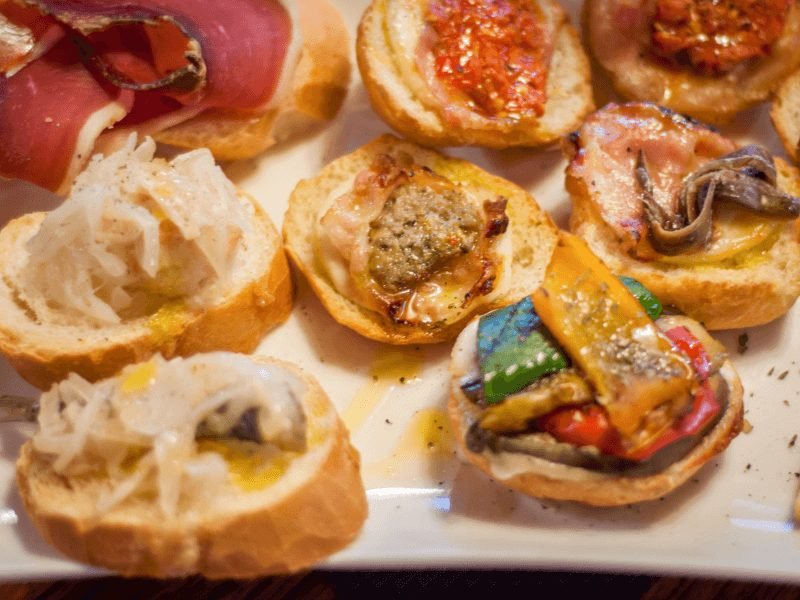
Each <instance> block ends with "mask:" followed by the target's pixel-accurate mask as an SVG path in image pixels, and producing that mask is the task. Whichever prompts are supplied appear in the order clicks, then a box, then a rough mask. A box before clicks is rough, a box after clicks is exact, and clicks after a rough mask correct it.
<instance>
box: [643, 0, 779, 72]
mask: <svg viewBox="0 0 800 600" xmlns="http://www.w3.org/2000/svg"><path fill="white" fill-rule="evenodd" d="M789 4H790V2H789V0H657V2H656V14H655V18H654V20H653V26H652V38H651V39H652V49H653V52H654V53H655V54H657V55H659V56H662V57H665V58H671V59H678V58H680V57H679V56H678V55H685V57H686V58H687V59H688V61H689V63H690V64H691V65H692V66H693V67H694V68H696V69H697V70H698V71H700V72H701V73H706V74H718V73H724V72H726V71H729V70H731V69H732V68H733V67H735V66H736V65H737V64H739V63H740V62H742V61H744V60H747V59H749V58H758V57H762V56H767V55H768V54H769V46H770V44H772V42H774V41H775V40H776V39H777V38H778V37H779V36H780V34H781V30H782V29H783V24H784V21H785V20H786V15H787V13H788V12H789Z"/></svg>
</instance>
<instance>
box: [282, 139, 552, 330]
mask: <svg viewBox="0 0 800 600" xmlns="http://www.w3.org/2000/svg"><path fill="white" fill-rule="evenodd" d="M399 149H402V150H404V151H406V152H408V153H410V154H412V156H414V157H415V159H418V160H422V161H423V162H425V163H430V162H431V161H432V160H433V159H436V160H440V161H446V162H448V163H449V164H451V165H458V166H460V167H462V168H464V169H468V170H469V172H470V174H471V176H472V177H476V176H477V177H480V178H481V180H483V181H486V182H487V184H491V185H492V186H493V187H495V188H502V189H503V190H504V191H505V192H507V193H506V194H504V195H506V196H507V198H508V205H507V207H506V212H507V214H508V215H509V220H510V226H509V231H510V233H511V235H512V245H513V247H514V250H513V255H514V258H513V260H512V265H511V274H510V275H511V281H513V282H514V284H513V289H509V291H508V294H506V296H500V297H498V298H497V299H496V300H495V301H494V302H492V303H487V304H484V305H481V306H480V307H477V308H476V309H475V310H474V311H471V312H468V313H467V314H465V316H464V317H463V318H462V319H460V320H458V321H456V322H453V323H450V324H448V325H446V326H444V327H438V328H435V329H426V328H421V327H408V326H403V325H395V324H392V323H390V322H389V321H388V320H387V319H385V318H384V317H382V316H381V315H378V314H377V313H376V312H374V311H371V310H368V309H366V308H363V307H361V306H360V305H358V304H357V303H355V302H353V301H352V300H350V299H349V298H347V297H345V296H343V295H342V294H340V293H339V291H338V290H337V289H336V288H335V287H334V285H333V284H332V282H331V281H330V280H329V278H328V276H327V275H326V274H325V273H324V271H323V268H322V266H321V265H320V264H319V261H318V259H317V257H316V251H315V241H314V236H315V232H314V228H315V224H316V221H317V219H318V218H319V213H320V211H321V210H322V209H323V207H324V204H325V202H326V200H327V196H328V191H330V190H333V189H335V188H336V187H337V185H338V184H340V183H341V182H343V181H347V180H352V178H353V177H354V176H355V175H356V174H357V173H358V172H359V171H361V170H362V169H365V168H367V167H368V166H369V165H370V164H371V163H372V159H373V158H374V157H375V156H376V155H377V154H380V153H382V152H393V151H396V150H399ZM434 170H435V169H434ZM555 232H556V227H555V225H554V224H553V222H552V221H551V219H550V217H549V216H548V215H547V214H546V213H544V212H543V211H542V210H541V209H540V208H539V206H538V204H537V203H536V201H535V200H534V199H533V197H532V196H531V195H530V194H528V193H527V192H526V191H524V190H523V189H522V188H519V187H518V186H516V185H515V184H513V183H511V182H509V181H507V180H505V179H502V178H500V177H496V176H494V175H490V174H489V173H487V172H485V171H483V170H482V169H480V168H479V167H477V166H476V165H473V164H472V163H470V162H467V161H464V160H461V159H456V158H450V157H445V156H443V155H441V154H439V153H437V152H435V151H433V150H429V149H425V148H420V147H418V146H415V145H413V144H411V143H409V142H405V141H403V140H400V139H398V138H396V137H394V136H392V135H383V136H381V137H379V138H377V139H375V140H373V141H372V142H370V143H368V144H367V145H365V146H362V147H361V148H359V149H358V150H356V151H355V152H353V153H351V154H348V155H346V156H343V157H340V158H338V159H336V160H335V161H334V162H332V163H331V164H329V165H328V166H326V167H325V168H324V169H323V170H322V171H321V172H320V173H319V174H318V175H317V176H316V177H313V178H311V179H306V180H303V181H301V182H300V183H298V184H297V186H296V187H295V189H294V191H293V192H292V194H291V196H290V197H289V206H288V209H287V211H286V215H285V216H284V220H283V235H284V240H285V244H286V252H287V253H288V255H289V256H290V258H291V259H292V262H293V263H294V265H295V266H296V267H297V268H298V269H299V270H300V272H301V273H302V274H303V275H304V276H305V277H306V279H307V280H308V282H309V284H310V285H311V288H312V289H313V290H314V292H315V293H316V295H317V296H318V297H319V299H320V301H321V302H322V304H323V306H324V307H325V308H326V310H327V311H328V312H329V313H330V315H331V316H332V317H333V318H334V319H335V320H336V321H337V322H339V323H340V324H342V325H344V326H346V327H349V328H350V329H352V330H354V331H356V332H357V333H359V334H361V335H363V336H365V337H367V338H370V339H373V340H376V341H379V342H385V343H387V344H396V345H405V344H433V343H437V342H443V341H447V340H450V339H452V338H454V337H455V336H456V335H457V334H458V332H459V331H461V329H462V328H463V327H464V325H466V323H467V322H468V321H469V319H470V318H471V317H472V316H473V315H474V314H477V313H479V312H485V311H487V310H491V309H493V308H497V307H498V306H501V305H503V304H505V303H507V302H508V298H510V297H514V296H515V295H522V294H524V293H525V292H526V291H530V290H532V289H533V288H534V287H535V286H536V285H538V283H539V281H540V279H541V277H542V276H543V274H544V268H545V267H546V265H547V263H548V261H549V257H550V253H551V252H552V248H553V247H554V246H555V237H556V233H555ZM532 240H534V244H535V245H532V244H531V241H532Z"/></svg>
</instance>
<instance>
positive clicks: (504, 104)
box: [427, 0, 551, 119]
mask: <svg viewBox="0 0 800 600" xmlns="http://www.w3.org/2000/svg"><path fill="white" fill-rule="evenodd" d="M427 20H428V23H429V24H430V26H431V27H432V28H433V30H434V31H435V32H436V34H437V36H438V39H437V42H436V43H435V44H434V47H433V53H434V59H435V66H436V76H437V77H438V78H439V80H440V81H442V82H444V83H445V84H446V85H447V86H448V87H450V88H451V89H455V90H458V91H459V92H461V93H463V94H465V95H466V96H467V98H468V102H469V104H470V108H471V109H472V110H474V111H476V112H479V113H481V114H484V115H485V116H488V117H501V118H512V119H513V118H517V119H519V118H521V117H524V116H529V115H536V116H541V115H542V114H543V113H544V104H545V101H546V94H545V86H546V83H547V65H548V63H549V60H550V53H551V50H550V46H551V44H550V43H549V40H548V39H547V38H548V36H547V31H546V28H545V24H544V22H543V15H542V14H541V12H540V10H539V9H538V7H537V5H536V4H535V3H534V2H531V0H433V1H432V2H431V3H430V5H429V7H428V18H427Z"/></svg>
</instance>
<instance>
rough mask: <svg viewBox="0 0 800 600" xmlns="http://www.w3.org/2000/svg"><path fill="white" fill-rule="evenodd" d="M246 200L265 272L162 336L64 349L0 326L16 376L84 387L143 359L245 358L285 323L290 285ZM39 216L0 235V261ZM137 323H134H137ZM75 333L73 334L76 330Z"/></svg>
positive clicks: (275, 239) (275, 247)
mask: <svg viewBox="0 0 800 600" xmlns="http://www.w3.org/2000/svg"><path fill="white" fill-rule="evenodd" d="M248 198H249V201H250V202H251V203H252V204H253V206H254V207H255V208H256V215H257V218H258V220H259V221H260V222H261V226H262V228H263V230H264V231H265V232H267V233H268V236H269V238H268V239H267V240H264V243H265V244H267V245H269V246H271V248H272V252H271V258H270V259H269V260H268V261H267V268H266V269H265V270H264V271H263V272H262V273H261V274H260V275H259V276H258V278H256V279H254V280H251V281H248V282H246V283H245V285H243V286H242V287H241V288H240V289H238V290H235V293H232V294H228V295H227V296H226V297H225V298H224V299H223V301H221V302H220V303H219V304H215V305H213V306H210V307H207V308H205V309H195V310H190V309H186V312H185V313H183V314H182V315H181V316H180V318H178V317H176V320H175V322H174V323H170V327H169V328H168V331H166V332H161V333H155V332H151V331H149V330H148V331H147V332H146V333H142V334H135V335H125V336H120V337H111V336H110V337H108V338H106V340H105V341H104V342H103V343H99V344H94V345H88V344H85V345H83V346H81V347H79V348H78V349H75V346H74V345H72V348H71V349H70V348H65V347H64V346H63V345H62V343H61V340H59V339H53V340H52V344H49V345H42V344H31V343H29V342H28V341H27V340H26V339H25V337H24V330H21V329H19V328H18V327H16V326H15V324H14V323H9V322H7V321H4V320H0V352H2V353H3V354H4V355H5V356H6V357H7V358H8V360H9V362H10V363H11V365H12V366H13V367H14V368H15V369H16V370H17V371H18V372H19V374H20V375H21V376H22V377H23V378H24V379H25V380H27V381H28V382H30V383H31V384H32V385H34V386H36V387H37V388H39V389H47V388H49V387H50V386H51V385H52V384H53V383H56V382H57V381H60V380H62V379H64V378H65V377H66V376H67V375H68V374H69V373H71V372H75V373H78V374H79V375H81V376H82V377H83V378H85V379H87V380H89V381H97V380H99V379H103V378H105V377H110V376H111V375H113V374H114V373H116V372H117V371H119V370H120V369H122V368H123V367H124V366H126V365H128V364H132V363H137V362H141V361H143V360H147V359H148V358H150V357H151V356H153V355H154V354H156V353H160V354H162V355H163V356H164V357H165V358H171V357H173V356H189V355H191V354H196V353H198V352H209V351H212V350H229V351H232V352H243V353H249V352H252V351H253V350H255V348H256V346H258V344H259V342H260V341H261V340H262V338H263V337H264V335H265V334H266V333H267V331H269V330H270V329H272V328H273V327H275V326H276V325H278V324H280V323H282V322H283V321H285V320H286V319H287V318H288V317H289V313H290V312H291V308H292V301H293V295H294V286H293V284H292V279H291V275H290V272H289V264H288V261H287V259H286V255H285V254H284V251H283V248H282V245H281V238H280V235H279V234H278V231H277V230H276V229H275V226H274V225H273V224H272V222H271V221H270V220H269V217H268V216H267V215H266V213H265V212H264V211H263V209H261V208H260V206H259V205H258V203H257V202H256V201H255V200H254V199H253V198H250V197H249V196H248ZM45 216H46V213H31V214H28V215H25V216H23V217H21V218H19V219H15V220H14V221H12V222H10V223H9V224H8V225H6V227H5V228H3V230H2V232H0V256H10V255H11V254H12V253H14V252H16V251H17V250H16V249H15V242H16V240H17V239H18V237H19V236H20V235H25V234H26V232H27V231H30V228H33V227H36V228H38V227H39V225H40V223H41V222H42V220H43V219H44V217H45ZM137 323H138V320H137ZM76 335H77V332H76Z"/></svg>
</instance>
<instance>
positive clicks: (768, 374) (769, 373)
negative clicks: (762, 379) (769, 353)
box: [767, 367, 775, 377]
mask: <svg viewBox="0 0 800 600" xmlns="http://www.w3.org/2000/svg"><path fill="white" fill-rule="evenodd" d="M774 372H775V367H770V369H769V371H767V377H772V374H773V373H774Z"/></svg>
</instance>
